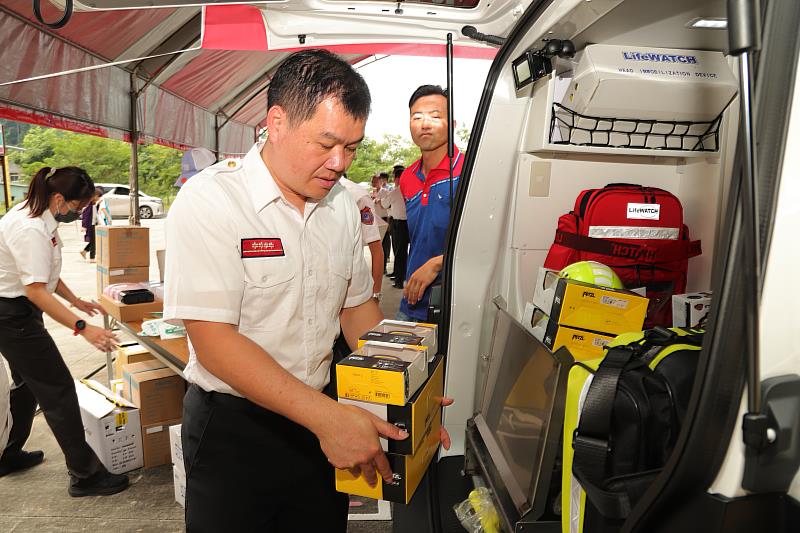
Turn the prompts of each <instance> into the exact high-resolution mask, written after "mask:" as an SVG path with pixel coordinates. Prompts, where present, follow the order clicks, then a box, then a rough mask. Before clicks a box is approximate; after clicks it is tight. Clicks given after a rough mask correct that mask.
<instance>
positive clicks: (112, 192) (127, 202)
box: [95, 183, 164, 218]
mask: <svg viewBox="0 0 800 533" xmlns="http://www.w3.org/2000/svg"><path fill="white" fill-rule="evenodd" d="M95 185H96V186H97V187H101V188H102V189H103V192H104V194H103V199H104V200H106V202H108V209H109V210H110V211H111V216H112V217H127V216H130V214H131V197H130V194H131V188H130V187H128V186H127V185H120V184H118V183H96V184H95ZM163 215H164V202H163V201H162V200H161V198H156V197H155V196H150V195H149V194H145V193H143V192H142V191H139V218H153V217H160V216H163Z"/></svg>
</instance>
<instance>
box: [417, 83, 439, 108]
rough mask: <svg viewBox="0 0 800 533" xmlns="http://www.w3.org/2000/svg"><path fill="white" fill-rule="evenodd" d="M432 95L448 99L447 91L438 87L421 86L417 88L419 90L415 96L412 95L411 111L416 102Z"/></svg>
mask: <svg viewBox="0 0 800 533" xmlns="http://www.w3.org/2000/svg"><path fill="white" fill-rule="evenodd" d="M432 94H438V95H439V96H444V97H445V98H447V91H446V90H445V89H442V88H441V87H440V86H438V85H420V86H419V87H417V90H416V91H414V94H412V95H411V99H410V100H409V101H408V108H409V109H411V106H413V105H414V102H416V101H417V100H419V99H420V98H422V97H423V96H430V95H432Z"/></svg>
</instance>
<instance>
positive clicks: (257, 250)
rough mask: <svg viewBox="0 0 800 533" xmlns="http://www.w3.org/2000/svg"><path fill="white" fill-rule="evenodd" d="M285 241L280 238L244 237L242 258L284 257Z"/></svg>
mask: <svg viewBox="0 0 800 533" xmlns="http://www.w3.org/2000/svg"><path fill="white" fill-rule="evenodd" d="M284 255H286V254H285V253H284V251H283V243H282V242H281V240H280V239H278V238H269V239H242V258H244V259H247V258H250V257H283V256H284Z"/></svg>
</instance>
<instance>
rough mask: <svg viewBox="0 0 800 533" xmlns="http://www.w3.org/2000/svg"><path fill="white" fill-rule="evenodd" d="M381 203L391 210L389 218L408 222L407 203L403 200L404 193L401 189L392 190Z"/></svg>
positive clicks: (396, 187)
mask: <svg viewBox="0 0 800 533" xmlns="http://www.w3.org/2000/svg"><path fill="white" fill-rule="evenodd" d="M381 203H382V204H383V206H384V207H386V208H387V209H388V210H389V216H390V217H392V218H393V219H395V220H408V216H407V215H406V201H405V199H404V198H403V193H401V192H400V187H398V186H395V187H394V189H392V190H390V191H389V192H388V193H387V194H386V196H385V197H384V199H383V201H382V202H381Z"/></svg>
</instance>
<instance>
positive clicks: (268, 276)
mask: <svg viewBox="0 0 800 533" xmlns="http://www.w3.org/2000/svg"><path fill="white" fill-rule="evenodd" d="M243 264H244V273H245V280H244V282H245V283H244V284H245V287H244V295H243V297H242V308H241V309H242V311H241V316H240V317H239V331H246V330H264V331H273V330H276V329H281V328H285V327H286V324H287V323H288V322H289V320H290V319H291V317H292V315H293V314H294V310H295V308H296V306H297V299H298V297H299V295H298V291H297V290H295V287H294V285H295V274H296V273H295V265H294V262H293V261H292V260H290V259H288V258H286V257H280V258H276V257H269V258H259V259H245V260H244V261H243Z"/></svg>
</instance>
